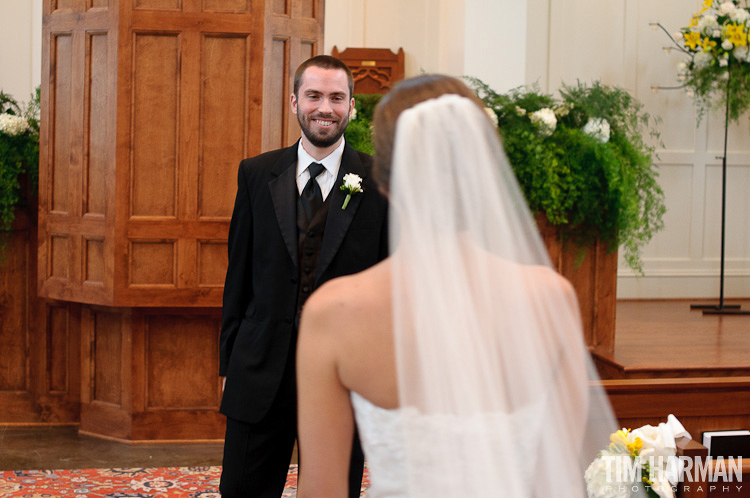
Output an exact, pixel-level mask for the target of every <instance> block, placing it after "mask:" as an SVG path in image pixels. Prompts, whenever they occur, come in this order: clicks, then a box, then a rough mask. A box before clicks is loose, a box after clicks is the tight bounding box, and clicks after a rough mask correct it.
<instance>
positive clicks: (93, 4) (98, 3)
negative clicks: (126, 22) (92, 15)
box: [88, 0, 109, 9]
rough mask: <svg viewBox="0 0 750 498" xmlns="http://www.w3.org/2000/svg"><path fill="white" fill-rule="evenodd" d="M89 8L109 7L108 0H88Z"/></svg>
mask: <svg viewBox="0 0 750 498" xmlns="http://www.w3.org/2000/svg"><path fill="white" fill-rule="evenodd" d="M88 1H89V8H104V9H108V8H109V0H88Z"/></svg>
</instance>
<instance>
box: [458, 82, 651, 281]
mask: <svg viewBox="0 0 750 498" xmlns="http://www.w3.org/2000/svg"><path fill="white" fill-rule="evenodd" d="M469 82H470V84H471V85H472V86H473V88H474V90H475V91H476V92H477V95H478V96H479V97H480V98H481V99H482V100H483V101H484V103H485V105H486V106H487V107H488V108H490V109H491V110H492V111H493V112H494V113H495V115H496V116H497V122H498V129H499V131H500V135H501V137H502V139H503V145H504V147H505V152H506V154H507V155H508V159H509V160H510V163H511V166H512V167H513V170H514V172H515V173H516V177H517V178H518V181H519V183H520V185H521V189H522V190H523V192H524V195H525V196H526V200H527V202H528V203H529V206H530V208H531V210H532V211H533V212H534V213H535V214H544V215H546V218H547V221H548V222H549V223H550V224H552V225H558V226H559V227H560V229H561V231H562V232H563V234H564V235H565V236H567V237H568V238H572V239H574V240H575V241H576V242H578V243H579V244H580V245H586V244H588V243H589V242H591V241H592V240H594V239H596V238H599V239H600V240H603V241H604V242H606V243H608V244H609V246H610V249H613V250H614V249H615V248H616V247H618V246H621V247H622V248H623V256H624V258H625V261H626V263H627V264H628V265H629V266H630V267H631V268H632V269H634V270H635V271H637V272H642V264H641V259H640V248H641V247H642V246H643V244H645V243H646V242H648V241H649V240H650V239H651V237H652V236H653V235H654V233H656V232H657V231H658V230H660V229H661V228H662V227H663V222H662V216H663V214H664V212H665V207H664V193H663V192H662V190H661V188H660V187H659V185H658V183H657V177H658V174H657V172H656V169H655V167H654V164H653V160H654V157H655V149H654V147H653V146H650V145H647V144H646V143H645V141H644V139H643V135H644V134H645V133H649V134H650V136H651V137H652V139H654V140H655V141H657V142H658V136H659V135H658V133H657V132H656V130H655V125H656V122H657V120H655V119H652V118H651V117H650V116H649V115H648V114H646V113H644V112H642V105H641V104H640V103H639V102H638V101H637V100H635V99H634V98H633V97H632V96H631V95H630V94H629V93H628V92H627V91H625V90H623V89H620V88H617V87H613V86H607V85H604V84H602V83H599V82H596V83H593V84H592V85H584V84H582V83H580V82H579V83H578V84H577V85H575V86H567V85H563V87H562V88H561V89H560V95H561V98H559V99H558V98H554V97H552V96H551V95H547V94H544V93H542V92H540V91H539V90H538V88H536V87H519V88H516V89H514V90H511V91H510V92H508V93H506V94H499V93H496V92H494V91H493V90H492V89H491V88H490V87H489V86H488V85H486V84H485V83H483V82H482V81H480V80H477V79H473V78H469Z"/></svg>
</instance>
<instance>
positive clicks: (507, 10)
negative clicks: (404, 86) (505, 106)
mask: <svg viewBox="0 0 750 498" xmlns="http://www.w3.org/2000/svg"><path fill="white" fill-rule="evenodd" d="M525 19H526V0H512V1H511V0H501V1H497V0H408V1H404V0H326V23H325V33H326V34H325V53H331V49H332V48H333V46H334V45H335V46H337V47H338V49H339V50H343V49H345V48H348V47H373V48H389V49H391V50H392V51H394V52H396V51H397V50H398V49H399V48H401V47H403V49H404V53H405V68H404V70H405V73H406V76H407V77H410V76H416V75H418V74H420V73H421V72H427V73H444V74H449V75H453V76H464V75H471V76H475V77H478V78H481V79H482V80H483V81H485V82H486V83H488V84H490V85H491V86H492V87H493V88H496V89H498V90H503V89H510V88H513V87H515V86H518V85H521V84H523V83H524V74H525V72H526V67H525V63H526V48H525V46H526V21H525Z"/></svg>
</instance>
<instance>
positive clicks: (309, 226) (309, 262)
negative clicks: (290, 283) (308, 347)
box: [296, 192, 333, 326]
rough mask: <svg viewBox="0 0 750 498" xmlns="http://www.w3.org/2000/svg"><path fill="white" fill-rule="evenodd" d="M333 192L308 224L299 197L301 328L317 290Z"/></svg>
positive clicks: (298, 307) (298, 300) (298, 303)
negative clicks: (305, 308) (302, 319)
mask: <svg viewBox="0 0 750 498" xmlns="http://www.w3.org/2000/svg"><path fill="white" fill-rule="evenodd" d="M332 194H333V192H331V194H329V195H328V198H327V199H326V200H325V201H324V202H323V205H322V206H320V209H318V210H317V211H316V212H315V214H314V215H313V219H312V220H310V222H309V223H308V221H307V219H306V216H305V211H304V209H303V208H302V201H301V200H300V197H299V196H298V197H297V251H298V256H299V258H298V259H297V261H298V262H299V266H298V270H299V287H298V294H297V316H296V325H297V326H299V317H300V314H301V313H302V306H304V304H305V301H307V298H308V297H310V294H312V291H313V290H315V274H316V273H317V269H318V259H320V249H321V247H322V246H323V232H324V231H325V226H326V219H327V218H328V206H329V205H330V203H331V202H330V201H331V197H333V195H332Z"/></svg>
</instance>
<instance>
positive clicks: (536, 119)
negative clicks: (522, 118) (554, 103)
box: [529, 107, 557, 137]
mask: <svg viewBox="0 0 750 498" xmlns="http://www.w3.org/2000/svg"><path fill="white" fill-rule="evenodd" d="M529 118H530V119H531V122H532V123H534V124H535V125H536V126H538V127H539V134H540V135H541V136H543V137H548V136H550V135H552V133H554V132H555V128H556V127H557V118H556V117H555V112H554V111H553V110H552V109H550V108H548V107H545V108H544V109H539V110H538V111H535V112H532V113H531V115H530V116H529Z"/></svg>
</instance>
